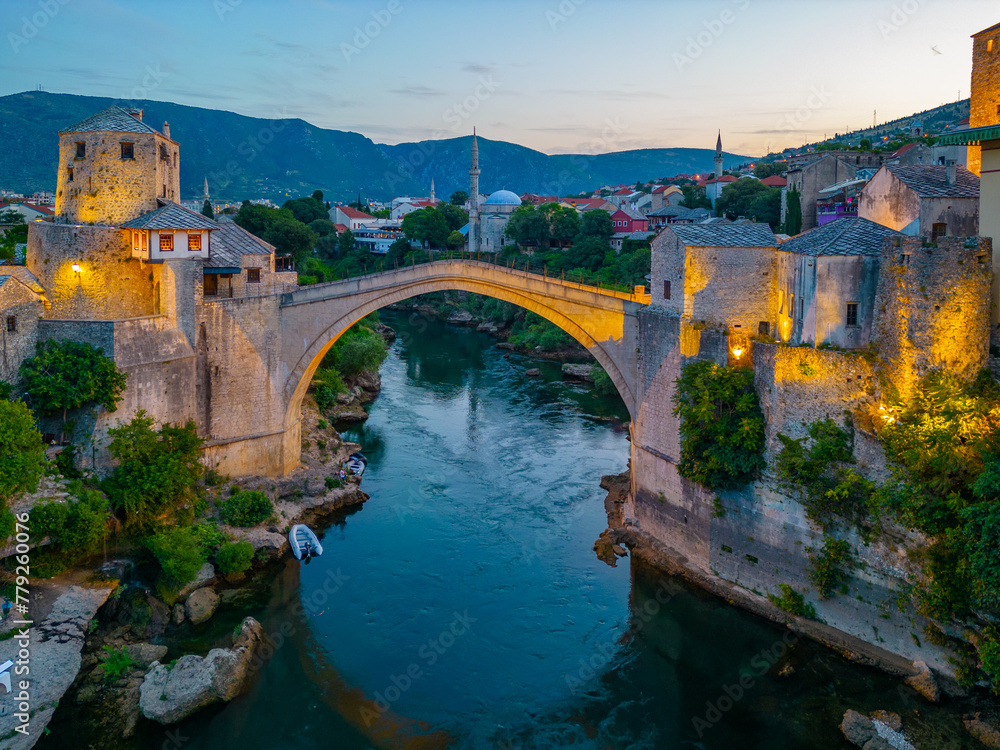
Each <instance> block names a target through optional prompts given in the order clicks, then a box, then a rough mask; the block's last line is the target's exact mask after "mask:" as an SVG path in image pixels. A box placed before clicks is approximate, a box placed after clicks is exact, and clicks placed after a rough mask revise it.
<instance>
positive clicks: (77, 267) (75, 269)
mask: <svg viewBox="0 0 1000 750" xmlns="http://www.w3.org/2000/svg"><path fill="white" fill-rule="evenodd" d="M80 270H81V269H80V264H79V263H74V264H73V273H80Z"/></svg>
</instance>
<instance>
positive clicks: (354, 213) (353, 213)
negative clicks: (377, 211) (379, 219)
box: [337, 206, 375, 219]
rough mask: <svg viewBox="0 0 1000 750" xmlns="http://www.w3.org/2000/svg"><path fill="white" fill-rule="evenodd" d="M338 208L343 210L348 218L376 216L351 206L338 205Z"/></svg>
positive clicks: (371, 217) (372, 217)
mask: <svg viewBox="0 0 1000 750" xmlns="http://www.w3.org/2000/svg"><path fill="white" fill-rule="evenodd" d="M337 208H338V209H340V210H341V211H343V213H344V216H346V217H347V218H348V219H374V218H375V217H374V216H369V215H368V214H366V213H365V212H364V211H358V209H356V208H351V207H350V206H337Z"/></svg>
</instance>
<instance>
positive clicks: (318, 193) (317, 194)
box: [312, 190, 323, 205]
mask: <svg viewBox="0 0 1000 750" xmlns="http://www.w3.org/2000/svg"><path fill="white" fill-rule="evenodd" d="M312 199H313V200H314V201H316V202H317V203H319V204H320V205H323V191H322V190H313V194H312Z"/></svg>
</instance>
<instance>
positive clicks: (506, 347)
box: [496, 341, 516, 352]
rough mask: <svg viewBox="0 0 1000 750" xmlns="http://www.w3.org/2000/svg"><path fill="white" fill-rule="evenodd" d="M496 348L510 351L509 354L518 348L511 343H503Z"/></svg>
mask: <svg viewBox="0 0 1000 750" xmlns="http://www.w3.org/2000/svg"><path fill="white" fill-rule="evenodd" d="M496 347H497V349H503V350H505V351H509V352H512V351H514V350H515V349H516V347H515V346H514V345H513V344H511V343H509V342H507V341H501V342H500V343H499V344H497V345H496Z"/></svg>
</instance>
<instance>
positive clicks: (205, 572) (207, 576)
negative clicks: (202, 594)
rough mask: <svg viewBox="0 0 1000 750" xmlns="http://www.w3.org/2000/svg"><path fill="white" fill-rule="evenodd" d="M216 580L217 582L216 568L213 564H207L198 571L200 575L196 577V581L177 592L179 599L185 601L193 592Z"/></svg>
mask: <svg viewBox="0 0 1000 750" xmlns="http://www.w3.org/2000/svg"><path fill="white" fill-rule="evenodd" d="M214 580H215V566H214V565H212V564H211V563H205V564H204V565H202V566H201V570H199V571H198V575H196V576H195V577H194V580H193V581H191V583H189V584H187V585H186V586H185V587H184V588H182V589H181V590H180V591H178V592H177V598H178V599H183V598H184V597H185V596H187V595H188V594H190V593H191V592H192V591H195V590H197V589H200V588H204V587H205V586H207V585H208V584H210V583H211V582H212V581H214Z"/></svg>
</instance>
